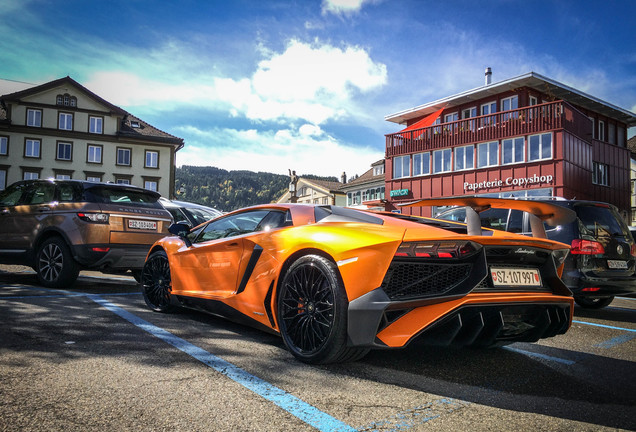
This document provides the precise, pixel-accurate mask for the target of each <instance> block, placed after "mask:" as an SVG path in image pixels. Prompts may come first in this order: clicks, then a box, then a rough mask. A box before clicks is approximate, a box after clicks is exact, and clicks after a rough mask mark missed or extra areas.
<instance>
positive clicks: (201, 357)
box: [87, 294, 357, 432]
mask: <svg viewBox="0 0 636 432" xmlns="http://www.w3.org/2000/svg"><path fill="white" fill-rule="evenodd" d="M87 297H88V298H90V299H91V300H93V301H94V302H95V303H97V304H99V305H100V306H102V307H103V308H105V309H108V310H109V311H111V312H113V313H114V314H116V315H119V316H120V317H121V318H123V319H125V320H126V321H129V322H130V323H132V324H134V325H135V326H137V327H139V328H140V329H142V330H144V331H146V332H148V333H150V334H151V335H153V336H155V337H157V338H159V339H161V340H162V341H164V342H166V343H168V344H170V345H172V346H174V347H175V348H177V349H179V350H181V351H183V352H184V353H186V354H188V355H189V356H191V357H193V358H195V359H196V360H198V361H200V362H201V363H203V364H205V365H207V366H209V367H211V368H212V369H214V370H215V371H217V372H219V373H221V374H223V375H225V376H227V377H228V378H230V379H232V380H233V381H235V382H236V383H238V384H241V385H242V386H244V387H245V388H247V389H248V390H251V391H253V392H254V393H256V394H258V395H259V396H261V397H263V398H265V399H267V400H268V401H270V402H273V403H274V404H275V405H277V406H279V407H280V408H282V409H284V410H285V411H287V412H288V413H290V414H292V415H293V416H295V417H297V418H299V419H300V420H302V421H304V422H305V423H307V424H309V425H310V426H313V427H314V428H316V429H318V430H320V431H324V432H336V431H356V430H357V429H355V428H352V427H351V426H349V425H347V424H346V423H343V422H341V421H340V420H338V419H336V418H334V417H331V416H330V415H329V414H327V413H325V412H322V411H320V410H319V409H317V408H316V407H314V406H312V405H309V404H308V403H307V402H304V401H302V400H300V399H299V398H297V397H296V396H293V395H291V394H290V393H288V392H286V391H284V390H282V389H279V388H278V387H275V386H273V385H272V384H270V383H268V382H267V381H265V380H262V379H261V378H258V377H256V376H254V375H252V374H250V373H249V372H246V371H245V370H243V369H241V368H239V367H238V366H235V365H234V364H232V363H230V362H228V361H226V360H223V359H222V358H220V357H217V356H215V355H214V354H211V353H209V352H207V351H205V350H204V349H202V348H199V347H198V346H196V345H193V344H191V343H190V342H188V341H186V340H184V339H181V338H180V337H178V336H175V335H173V334H172V333H170V332H168V331H166V330H164V329H162V328H160V327H157V326H155V325H154V324H151V323H149V322H148V321H145V320H143V319H141V318H139V317H138V316H136V315H134V314H132V313H130V312H128V311H126V310H125V309H122V308H120V307H119V306H115V305H114V304H112V303H110V302H108V301H106V300H104V299H103V298H101V297H100V296H99V295H96V294H88V295H87Z"/></svg>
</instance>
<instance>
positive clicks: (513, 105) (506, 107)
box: [501, 96, 519, 121]
mask: <svg viewBox="0 0 636 432" xmlns="http://www.w3.org/2000/svg"><path fill="white" fill-rule="evenodd" d="M518 108H519V98H518V97H517V96H511V97H508V98H505V99H502V100H501V110H502V111H511V110H516V109H518ZM517 117H519V113H507V114H504V115H503V120H504V121H505V120H509V119H511V118H517Z"/></svg>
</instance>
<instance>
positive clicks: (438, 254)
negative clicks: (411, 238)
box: [395, 241, 481, 258]
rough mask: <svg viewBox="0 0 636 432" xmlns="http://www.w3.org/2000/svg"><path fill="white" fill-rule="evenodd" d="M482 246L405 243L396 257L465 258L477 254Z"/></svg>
mask: <svg viewBox="0 0 636 432" xmlns="http://www.w3.org/2000/svg"><path fill="white" fill-rule="evenodd" d="M479 249H481V245H479V244H477V243H474V242H466V241H437V242H404V243H402V244H401V245H400V247H399V248H398V250H397V252H395V256H398V257H410V258H465V257H468V256H470V255H473V254H475V253H476V252H477V251H479Z"/></svg>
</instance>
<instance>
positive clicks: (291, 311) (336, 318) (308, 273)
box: [277, 255, 368, 364]
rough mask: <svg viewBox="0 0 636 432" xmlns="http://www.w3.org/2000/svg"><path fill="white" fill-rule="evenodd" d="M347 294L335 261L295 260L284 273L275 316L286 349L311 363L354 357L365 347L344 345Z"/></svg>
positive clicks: (331, 361) (362, 354) (307, 258)
mask: <svg viewBox="0 0 636 432" xmlns="http://www.w3.org/2000/svg"><path fill="white" fill-rule="evenodd" d="M347 305H348V301H347V296H346V294H345V290H344V287H343V285H342V282H341V281H340V276H339V273H338V269H337V267H336V265H335V264H334V263H332V262H331V261H329V260H328V259H326V258H324V257H322V256H318V255H306V256H303V257H301V258H299V259H298V260H296V261H295V262H294V263H293V264H292V265H291V266H290V267H289V269H288V270H287V272H286V273H285V275H284V277H283V282H282V284H281V287H280V291H279V295H278V301H277V306H278V308H277V313H278V315H277V317H278V325H279V328H280V332H281V335H282V337H283V341H284V342H285V345H286V346H287V349H289V351H291V353H292V354H293V355H294V356H295V357H296V358H298V359H299V360H301V361H303V362H305V363H310V364H323V363H335V362H344V361H354V360H357V359H359V358H361V357H362V356H364V355H365V354H366V353H367V352H368V350H366V349H360V348H352V347H347V317H346V314H347Z"/></svg>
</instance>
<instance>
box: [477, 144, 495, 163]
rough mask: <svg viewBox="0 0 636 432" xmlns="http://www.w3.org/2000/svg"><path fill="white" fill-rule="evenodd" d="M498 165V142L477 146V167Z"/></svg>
mask: <svg viewBox="0 0 636 432" xmlns="http://www.w3.org/2000/svg"><path fill="white" fill-rule="evenodd" d="M498 163H499V142H498V141H492V142H488V143H481V144H477V167H478V168H484V167H489V166H495V165H497V164H498Z"/></svg>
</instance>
